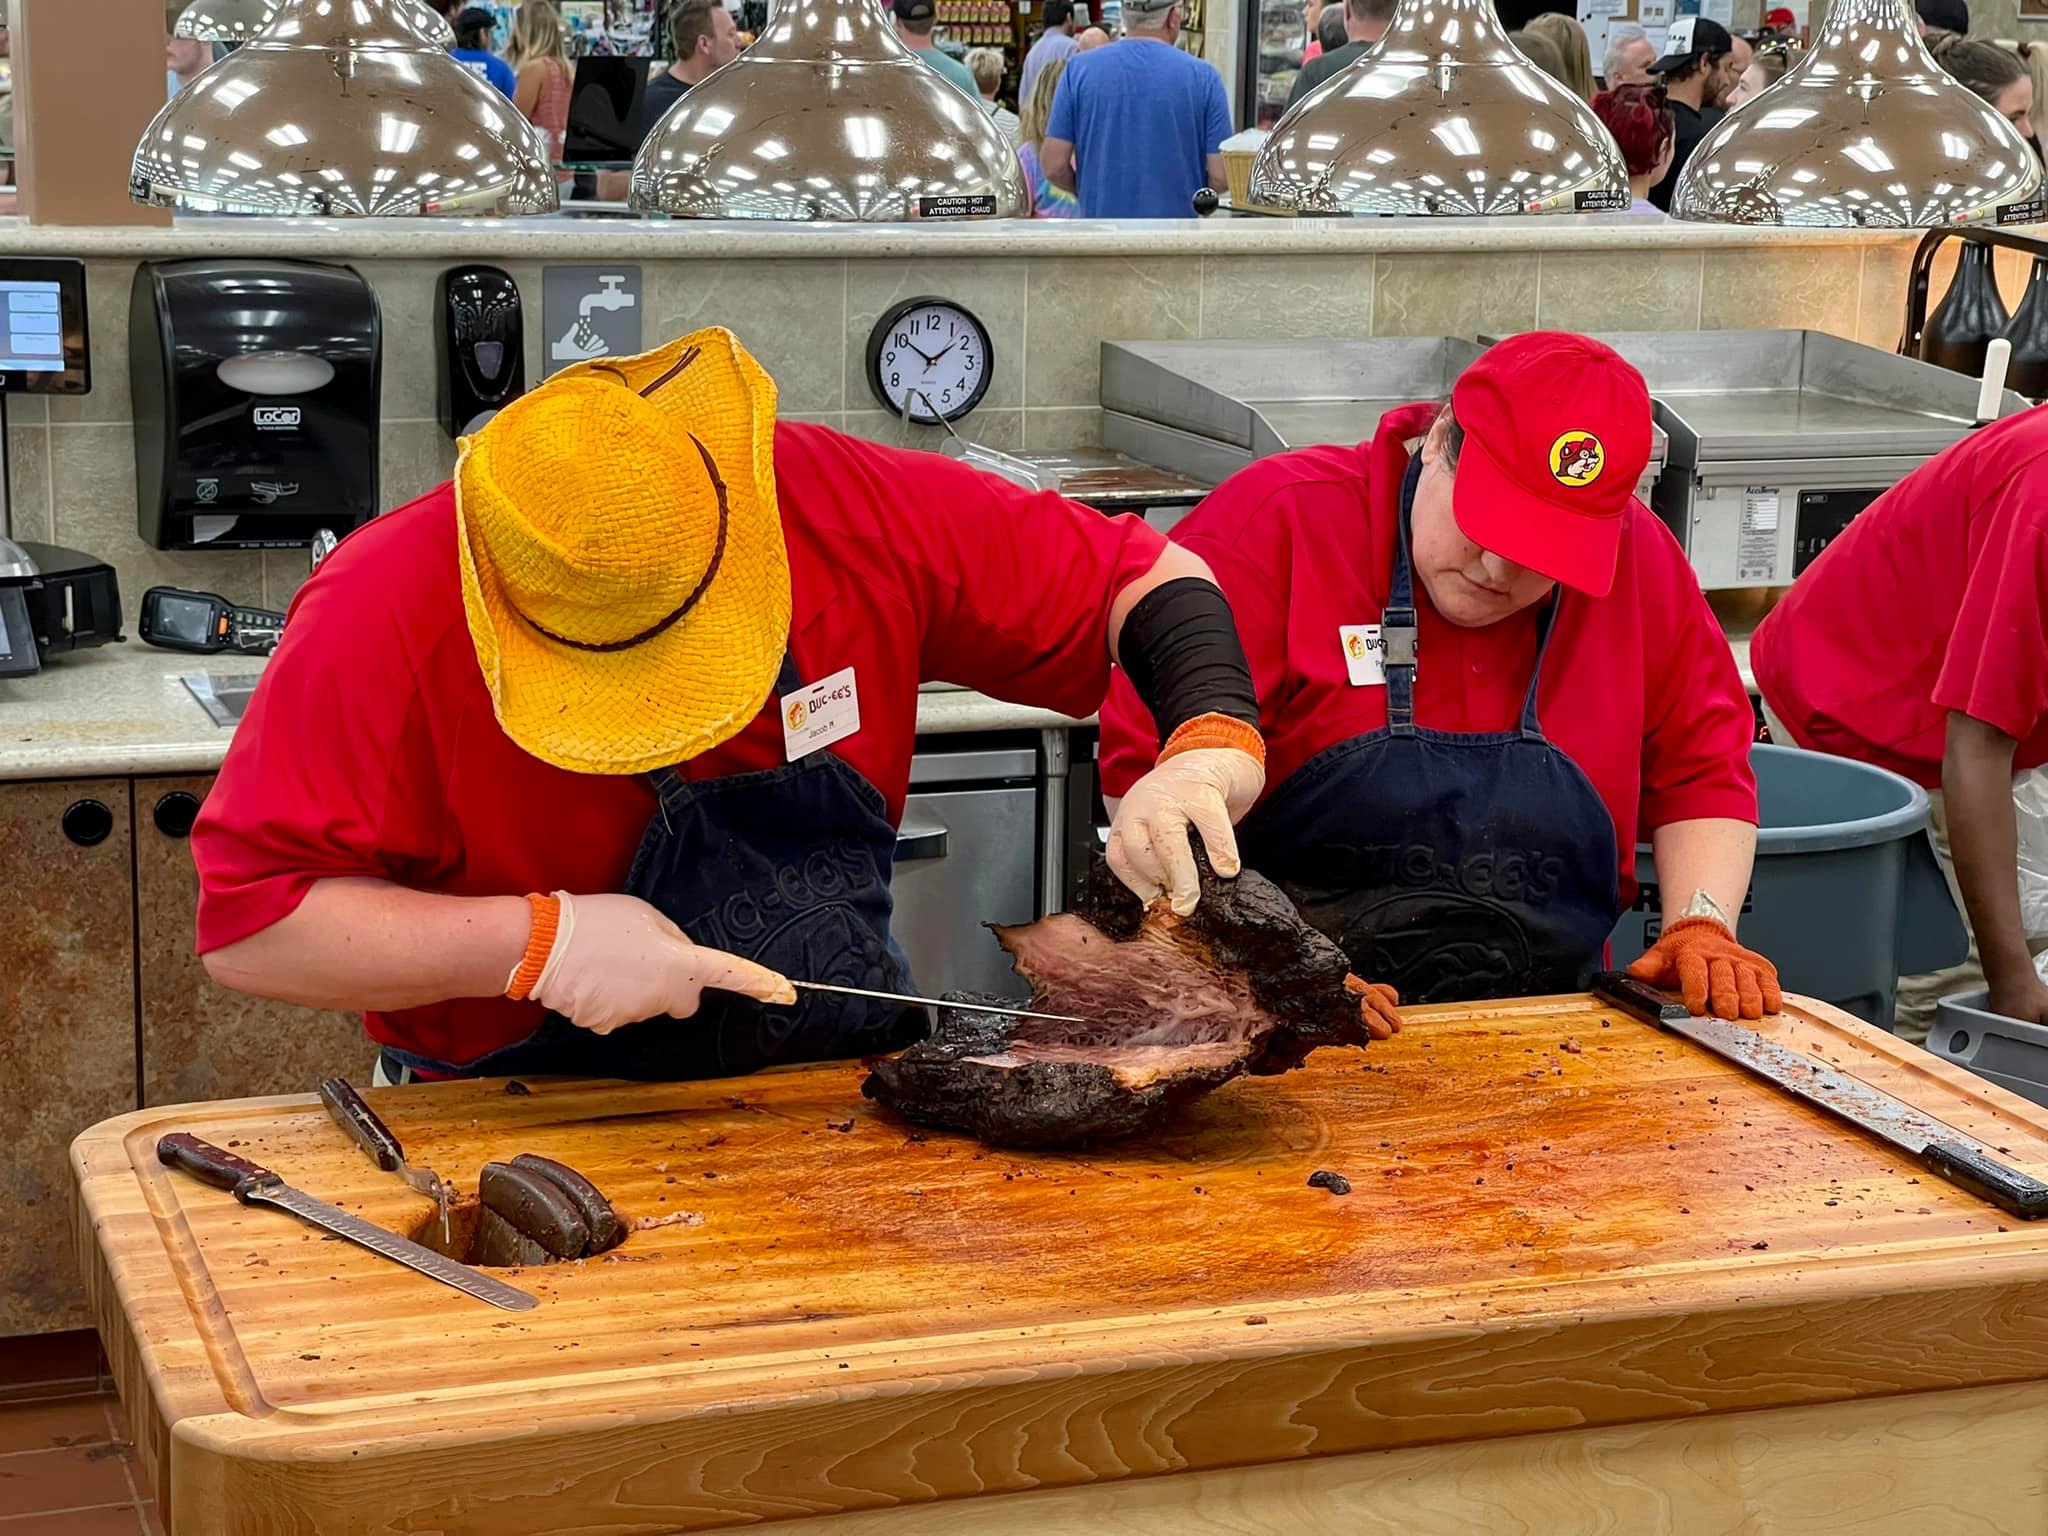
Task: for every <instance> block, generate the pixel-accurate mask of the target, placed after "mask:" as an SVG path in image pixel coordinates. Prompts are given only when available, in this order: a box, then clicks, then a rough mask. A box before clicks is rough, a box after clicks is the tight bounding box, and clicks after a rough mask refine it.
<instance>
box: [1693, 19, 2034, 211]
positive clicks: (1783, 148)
mask: <svg viewBox="0 0 2048 1536" xmlns="http://www.w3.org/2000/svg"><path fill="white" fill-rule="evenodd" d="M2040 189H2041V165H2040V162H2039V161H2038V160H2037V159H2035V157H2034V151H2033V150H2032V148H2031V147H2029V146H2028V144H2027V141H2026V140H2025V139H2023V138H2021V137H2020V134H2019V130H2018V129H2016V128H2014V127H2013V125H2012V124H2011V123H2009V122H2007V121H2006V120H2005V119H2004V118H2003V117H2002V116H2000V115H1999V113H1998V112H1997V111H1996V110H1994V109H1993V108H1992V106H1991V104H1990V103H1989V102H1986V101H1984V100H1982V99H1980V98H1979V97H1978V96H1977V94H1976V93H1975V92H1974V91H1971V90H1970V89H1969V88H1968V87H1966V86H1963V85H1961V84H1959V83H1957V82H1956V81H1955V80H1952V79H1950V78H1949V75H1948V73H1947V71H1945V70H1944V69H1942V67H1941V66H1940V65H1939V64H1937V63H1935V62H1934V56H1933V55H1932V54H1930V53H1929V52H1928V51H1927V45H1926V44H1925V43H1923V42H1922V41H1921V40H1920V33H1919V29H1918V27H1917V26H1915V25H1914V18H1913V12H1912V11H1911V10H1910V9H1909V8H1908V6H1907V4H1906V0H1834V3H1833V4H1831V5H1830V6H1829V7H1828V12H1827V19H1826V21H1825V22H1824V23H1823V24H1822V26H1821V29H1820V36H1819V37H1818V38H1817V39H1816V40H1815V42H1814V45H1813V47H1812V48H1811V49H1810V50H1809V51H1808V52H1807V54H1806V57H1805V58H1803V59H1801V60H1800V61H1799V63H1797V64H1796V65H1794V66H1793V67H1792V68H1791V69H1790V70H1789V71H1787V73H1786V75H1785V77H1784V78H1783V79H1782V80H1780V81H1779V82H1778V83H1777V84H1776V85H1773V86H1771V87H1770V88H1769V89H1768V90H1765V91H1762V92H1760V93H1759V94H1758V95H1757V96H1756V97H1755V98H1754V99H1752V100H1750V101H1746V102H1744V103H1743V104H1742V105H1741V106H1740V107H1738V108H1736V109H1735V110H1734V111H1733V112H1731V113H1729V114H1728V116H1726V117H1725V118H1723V119H1722V120H1721V121H1720V122H1719V123H1717V124H1715V125H1714V127H1712V128H1711V129H1709V130H1708V131H1707V135H1706V137H1705V138H1703V139H1701V140H1700V143H1699V147H1698V148H1696V149H1695V150H1694V151H1693V152H1692V158H1691V159H1689V160H1687V161H1686V162H1685V168H1684V169H1683V170H1682V171H1680V172H1679V176H1678V181H1677V183H1676V185H1675V186H1674V187H1673V189H1672V194H1671V215H1672V217H1673V218H1678V219H1695V220H1700V221H1703V222H1709V223H1720V224H1796V225H1804V226H1807V227H1815V226H1837V227H1862V228H1924V227H1930V226H1934V225H1945V224H1981V223H1985V222H1990V221H1994V220H1995V221H1996V222H1998V223H2001V224H2009V223H2031V222H2033V221H2035V220H2038V219H2039V218H2040V217H2041V211H2040V206H2039V204H2038V202H2037V201H2036V199H2037V197H2038V195H2039V193H2040Z"/></svg>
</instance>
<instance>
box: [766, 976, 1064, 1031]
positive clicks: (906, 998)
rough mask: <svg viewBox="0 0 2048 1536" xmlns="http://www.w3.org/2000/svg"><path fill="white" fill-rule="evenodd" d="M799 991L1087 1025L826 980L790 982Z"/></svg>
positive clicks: (1019, 1010)
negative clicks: (840, 985) (833, 983)
mask: <svg viewBox="0 0 2048 1536" xmlns="http://www.w3.org/2000/svg"><path fill="white" fill-rule="evenodd" d="M789 984H790V985H791V986H792V987H795V988H796V989H797V990H798V991H799V992H837V993H840V994H842V995H843V996H846V997H878V998H880V999H881V1000H882V1001H883V1002H885V1003H913V1004H915V1005H917V1006H918V1007H920V1008H954V1009H958V1010H959V1011H960V1012H962V1013H1000V1014H1004V1015H1006V1016H1007V1017H1009V1018H1013V1019H1047V1020H1050V1021H1051V1022H1052V1023H1054V1024H1086V1023H1087V1022H1088V1021H1087V1020H1086V1019H1080V1018H1076V1017H1075V1016H1074V1015H1073V1014H1071V1013H1033V1012H1032V1011H1031V1010H1030V1009H1029V1008H1006V1007H1003V1006H1002V1005H1001V1004H998V1003H956V1002H952V1001H950V1000H948V999H946V998H942V997H913V996H911V994H910V993H908V992H871V991H869V990H868V989H867V988H866V987H835V986H833V985H832V984H831V983H829V982H823V981H794V980H792V981H791V982H790V983H789Z"/></svg>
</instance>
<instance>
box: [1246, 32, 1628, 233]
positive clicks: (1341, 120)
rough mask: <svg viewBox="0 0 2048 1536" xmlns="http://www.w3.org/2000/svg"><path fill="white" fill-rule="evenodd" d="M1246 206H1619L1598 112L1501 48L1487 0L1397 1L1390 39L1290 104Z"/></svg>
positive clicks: (1615, 164)
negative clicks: (1290, 108) (1398, 2)
mask: <svg viewBox="0 0 2048 1536" xmlns="http://www.w3.org/2000/svg"><path fill="white" fill-rule="evenodd" d="M1251 201H1252V203H1253V204H1255V205H1258V206H1261V207H1268V208H1286V209H1291V210H1293V211H1295V212H1297V213H1383V214H1495V213H1573V212H1595V211H1606V212H1620V211H1625V210H1626V209H1627V208H1628V204H1629V191H1628V169H1627V166H1626V165H1625V164H1624V162H1623V160H1622V158H1621V151H1620V150H1619V149H1618V148H1617V147H1616V146H1615V143H1614V139H1613V136H1612V135H1610V134H1609V133H1608V131H1607V129H1606V127H1605V125H1603V124H1602V123H1601V121H1600V119H1599V118H1597V117H1595V116H1594V115H1593V111H1592V109H1591V108H1590V107H1588V106H1587V105H1586V103H1585V102H1584V101H1582V100H1581V99H1580V98H1579V97H1578V96H1577V95H1575V94H1574V93H1573V92H1572V91H1570V90H1569V89H1567V88H1566V87H1565V86H1563V85H1561V84H1560V83H1559V82H1557V81H1556V80H1553V79H1552V78H1551V77H1550V76H1549V75H1546V74H1545V73H1543V71H1542V70H1540V69H1538V68H1537V67H1536V66H1535V65H1534V64H1532V63H1530V62H1529V60H1528V59H1527V57H1525V56H1524V55H1523V53H1522V52H1521V50H1520V49H1518V48H1517V47H1515V45H1514V44H1513V43H1512V42H1510V41H1509V40H1508V35H1507V32H1506V30H1505V29H1503V28H1502V26H1501V24H1500V18H1499V16H1497V15H1496V14H1495V13H1494V9H1493V0H1401V5H1400V8H1399V9H1398V10H1397V11H1396V12H1395V13H1394V20H1393V24H1392V25H1391V26H1389V27H1388V29H1387V32H1386V35H1385V36H1384V37H1382V38H1381V39H1380V40H1379V41H1378V42H1377V43H1375V44H1373V46H1372V47H1371V49H1369V50H1368V51H1367V52H1366V53H1365V54H1364V55H1363V56H1362V57H1360V58H1359V59H1358V60H1357V61H1356V62H1354V63H1353V64H1352V65H1351V67H1350V68H1348V69H1346V70H1345V71H1343V73H1341V74H1338V75H1335V76H1332V77H1331V78H1330V79H1328V80H1326V81H1324V82H1323V83H1322V84H1321V85H1320V86H1318V87H1317V88H1316V89H1315V90H1313V91H1311V92H1310V93H1309V94H1308V95H1306V96H1304V97H1303V98H1302V99H1301V100H1300V101H1299V102H1297V103H1296V104H1295V106H1294V108H1293V109H1292V110H1291V111H1289V112H1288V113H1287V114H1286V116H1284V117H1282V118H1281V119H1280V121H1279V123H1278V124H1276V125H1275V127H1274V129H1273V132H1272V134H1271V135H1270V136H1269V137H1268V138H1267V140H1266V142H1265V145H1264V147H1263V148H1262V149H1261V150H1260V151H1259V157H1258V159H1257V160H1256V161H1255V162H1254V163H1253V165H1252V175H1251Z"/></svg>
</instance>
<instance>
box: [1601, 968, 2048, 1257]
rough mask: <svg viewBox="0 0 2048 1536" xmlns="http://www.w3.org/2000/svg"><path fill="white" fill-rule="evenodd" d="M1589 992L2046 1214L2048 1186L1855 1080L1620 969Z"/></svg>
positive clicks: (1978, 1190) (2029, 1216)
mask: <svg viewBox="0 0 2048 1536" xmlns="http://www.w3.org/2000/svg"><path fill="white" fill-rule="evenodd" d="M1593 994H1594V996H1596V997H1599V998H1603V999H1605V1000H1606V1001H1607V1002H1610V1003H1613V1004H1615V1005H1616V1006H1617V1007H1620V1008H1623V1009H1626V1010H1627V1011H1628V1012H1630V1013H1632V1014H1634V1015H1635V1016H1636V1017H1637V1018H1639V1019H1642V1020H1643V1021H1644V1022H1645V1023H1649V1024H1655V1025H1656V1026H1658V1027H1659V1028H1660V1029H1666V1030H1669V1031H1670V1032H1671V1033H1672V1034H1674V1035H1681V1036H1683V1037H1684V1038H1685V1039H1687V1040H1690V1041H1692V1042H1693V1044H1695V1045H1698V1046H1701V1047H1703V1048H1704V1049H1706V1050H1709V1051H1711V1052H1713V1053H1714V1054H1715V1055H1716V1056H1719V1057H1721V1058H1722V1059H1723V1060H1724V1061H1732V1062H1733V1063H1735V1065H1736V1066H1738V1067H1741V1068H1743V1069H1744V1070H1745V1071H1748V1072H1752V1073H1754V1074H1755V1075H1756V1076H1758V1077H1761V1078H1763V1079H1765V1080H1766V1081H1768V1082H1771V1083H1775V1084H1776V1085H1777V1086H1778V1087H1780V1088H1782V1089H1784V1090H1785V1091H1786V1092H1787V1093H1789V1094H1791V1095H1792V1096H1793V1097H1794V1098H1796V1099H1802V1100H1804V1101H1805V1102H1806V1103H1808V1104H1811V1105H1813V1106H1814V1107H1815V1108H1817V1109H1824V1110H1826V1111H1828V1113H1830V1114H1832V1115H1835V1116H1837V1117H1838V1118H1840V1119H1843V1120H1846V1121H1848V1122H1849V1124H1851V1125H1853V1126H1855V1127H1856V1128H1857V1129H1858V1130H1861V1131H1867V1132H1869V1133H1870V1134H1871V1135H1872V1136H1875V1137H1877V1138H1878V1139H1879V1140H1881V1141H1886V1142H1889V1143H1891V1145H1893V1146H1895V1147H1897V1148H1898V1149H1899V1150H1900V1151H1902V1152H1904V1153H1905V1154H1906V1155H1907V1156H1909V1157H1911V1158H1913V1159H1914V1160H1915V1161H1916V1162H1918V1163H1919V1164H1920V1165H1921V1166H1922V1167H1924V1168H1926V1169H1927V1170H1928V1171H1929V1172H1930V1173H1935V1174H1938V1175H1940V1176H1941V1177H1942V1178H1944V1179H1947V1180H1948V1181H1949V1182H1950V1183H1951V1184H1954V1185H1956V1186H1957V1187H1958V1188H1961V1189H1967V1190H1968V1191H1969V1192H1970V1193H1971V1194H1973V1195H1975V1196H1977V1197H1978V1198H1979V1199H1980V1200H1988V1201H1990V1202H1991V1203H1992V1204H1993V1205H1995V1206H1997V1207H1998V1208H1999V1209H2000V1210H2002V1211H2010V1212H2011V1213H2012V1214H2013V1215H2015V1216H2018V1217H2020V1218H2022V1219H2023V1220H2026V1221H2034V1220H2038V1219H2039V1218H2041V1217H2043V1216H2048V1184H2044V1183H2042V1182H2041V1181H2040V1180H2039V1179H2036V1178H2033V1177H2031V1176H2030V1175H2028V1174H2024V1173H2021V1172H2020V1171H2019V1170H2018V1169H2017V1168H2013V1167H2009V1166H2008V1165H2006V1164H2005V1163H2001V1162H1999V1161H1998V1159H1997V1158H1995V1157H1993V1156H1991V1155H1990V1154H1989V1153H1988V1152H1986V1151H1985V1150H1984V1149H1983V1148H1982V1147H1981V1146H1979V1145H1977V1143H1976V1142H1974V1141H1972V1140H1971V1139H1970V1138H1969V1137H1968V1136H1966V1135H1964V1134H1963V1133H1962V1132H1961V1131H1959V1130H1957V1129H1956V1128H1955V1127H1954V1126H1952V1125H1947V1124H1944V1123H1943V1122H1942V1121H1939V1120H1936V1119H1934V1118H1933V1117H1931V1116H1929V1115H1927V1114H1926V1113H1924V1112H1923V1111H1921V1110H1917V1109H1915V1108H1913V1106H1912V1105H1910V1104H1908V1103H1906V1102H1905V1101H1904V1100H1902V1099H1895V1098H1893V1097H1892V1096H1891V1095H1890V1094H1888V1093H1886V1092H1884V1091H1883V1090H1882V1089H1878V1088H1873V1087H1871V1086H1870V1085H1869V1084H1868V1083H1863V1082H1858V1081H1857V1080H1856V1079H1855V1078H1853V1077H1850V1076H1848V1075H1847V1074H1845V1073H1842V1072H1838V1071H1836V1070H1835V1069H1834V1068H1833V1067H1830V1066H1828V1065H1827V1064H1826V1063H1824V1062H1819V1061H1815V1060H1814V1059H1813V1058H1812V1057H1811V1056H1806V1055H1802V1054H1801V1053H1800V1052H1798V1051H1795V1050H1792V1049H1791V1048H1790V1047H1788V1046H1783V1045H1780V1044H1778V1042H1777V1041H1775V1040H1770V1039H1766V1038H1765V1037H1764V1036H1762V1035H1760V1034H1758V1033H1757V1032H1756V1031H1755V1030H1753V1029H1750V1028H1749V1027H1748V1026H1746V1025H1742V1024H1738V1023H1736V1022H1735V1021H1734V1020H1732V1019H1716V1018H1696V1017H1694V1016H1693V1014H1692V1013H1691V1012H1690V1011H1688V1010H1687V1008H1686V1006H1685V1004H1683V1003H1680V1002H1674V1001H1673V1000H1672V999H1671V998H1669V997H1667V996H1666V995H1665V994H1664V993H1662V992H1659V991H1658V990H1657V989H1656V988H1655V987H1650V986H1645V985H1644V984H1643V983H1642V982H1640V981H1637V980H1636V979H1635V978H1634V977H1633V976H1630V975H1627V974H1626V973H1624V972H1621V971H1604V972H1602V973H1601V974H1600V975H1598V976H1595V977H1594V978H1593Z"/></svg>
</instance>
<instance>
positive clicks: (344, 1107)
mask: <svg viewBox="0 0 2048 1536" xmlns="http://www.w3.org/2000/svg"><path fill="white" fill-rule="evenodd" d="M320 1102H321V1103H322V1104H325V1105H326V1106H327V1113H328V1114H330V1115H332V1116H333V1117H334V1123H335V1124H336V1125H338V1126H340V1127H341V1128H342V1129H343V1130H344V1131H347V1132H348V1133H349V1135H350V1136H352V1137H354V1138H355V1143H356V1145H357V1146H359V1147H361V1148H362V1149H363V1150H364V1151H365V1152H367V1153H368V1154H369V1157H370V1161H371V1162H373V1163H375V1164H376V1165H377V1166H378V1167H379V1168H382V1169H383V1170H384V1171H385V1172H386V1173H395V1174H397V1175H398V1176H399V1177H400V1178H401V1179H403V1180H405V1182H406V1183H408V1184H410V1185H411V1186H412V1187H413V1188H414V1189H416V1190H418V1191H419V1192H420V1193H421V1194H423V1195H425V1196H426V1197H427V1198H428V1199H429V1200H431V1201H433V1202H434V1204H435V1205H437V1206H439V1207H440V1208H441V1241H442V1242H444V1243H445V1242H448V1241H449V1240H450V1239H449V1234H448V1201H449V1190H448V1181H447V1180H446V1179H444V1178H442V1177H441V1175H439V1174H438V1173H436V1172H434V1170H433V1169H431V1168H415V1167H413V1165H412V1164H410V1163H408V1162H407V1161H406V1160H405V1149H404V1148H403V1147H401V1146H400V1145H399V1144H398V1138H397V1137H396V1136H394V1135H392V1134H391V1127H390V1126H388V1125H386V1124H385V1123H384V1121H383V1119H382V1117H380V1116H379V1115H378V1113H377V1111H375V1110H374V1109H372V1108H370V1106H369V1105H368V1104H367V1103H365V1102H364V1100H363V1096H362V1095H361V1094H360V1093H357V1092H356V1090H355V1088H354V1087H353V1086H352V1085H351V1084H350V1083H349V1081H348V1079H347V1078H344V1077H329V1078H323V1079H322V1080H321V1083H320Z"/></svg>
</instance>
